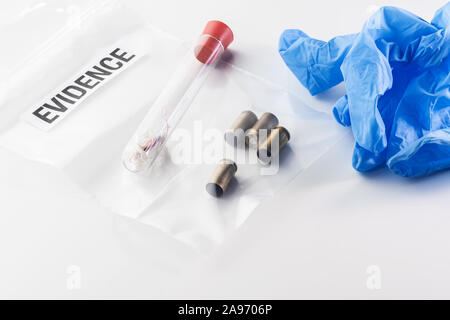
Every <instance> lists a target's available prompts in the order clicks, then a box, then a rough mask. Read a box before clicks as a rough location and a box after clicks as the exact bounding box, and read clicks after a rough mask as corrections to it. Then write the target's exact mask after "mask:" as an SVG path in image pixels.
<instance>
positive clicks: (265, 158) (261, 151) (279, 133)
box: [257, 126, 291, 164]
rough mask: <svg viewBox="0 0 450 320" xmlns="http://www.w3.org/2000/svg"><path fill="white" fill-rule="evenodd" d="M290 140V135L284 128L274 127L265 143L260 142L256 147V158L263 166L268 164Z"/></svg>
mask: <svg viewBox="0 0 450 320" xmlns="http://www.w3.org/2000/svg"><path fill="white" fill-rule="evenodd" d="M290 139H291V135H290V133H289V131H287V129H286V128H284V127H281V126H276V127H275V128H273V129H272V130H271V132H270V134H269V136H268V137H267V139H266V140H265V141H261V143H260V144H259V146H258V151H257V156H258V159H259V160H260V161H261V162H262V163H263V164H269V163H270V162H271V161H272V158H273V157H276V156H278V155H279V153H280V152H281V150H283V148H284V147H285V146H286V144H287V143H288V142H289V140H290Z"/></svg>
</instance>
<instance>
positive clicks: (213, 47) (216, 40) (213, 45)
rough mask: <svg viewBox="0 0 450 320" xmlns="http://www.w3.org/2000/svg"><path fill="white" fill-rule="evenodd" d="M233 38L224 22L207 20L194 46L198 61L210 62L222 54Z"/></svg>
mask: <svg viewBox="0 0 450 320" xmlns="http://www.w3.org/2000/svg"><path fill="white" fill-rule="evenodd" d="M233 39H234V37H233V31H231V29H230V28H229V27H228V26H227V25H226V24H225V23H223V22H221V21H217V20H212V21H209V22H208V23H207V24H206V27H205V29H204V30H203V33H202V36H201V37H200V40H199V42H198V44H197V46H196V49H195V55H196V57H197V59H198V60H199V61H200V62H202V63H205V64H211V63H213V62H214V61H216V60H217V59H218V58H219V57H220V56H221V55H222V53H223V52H224V51H225V50H226V49H227V48H228V46H229V45H230V44H231V42H233Z"/></svg>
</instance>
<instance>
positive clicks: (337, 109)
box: [333, 95, 352, 127]
mask: <svg viewBox="0 0 450 320" xmlns="http://www.w3.org/2000/svg"><path fill="white" fill-rule="evenodd" d="M333 115H334V118H335V119H336V121H337V122H338V123H339V124H340V125H342V126H344V127H350V126H351V125H352V124H351V121H350V112H349V109H348V98H347V95H344V96H343V97H342V98H340V99H339V100H338V101H337V102H336V104H335V105H334V107H333Z"/></svg>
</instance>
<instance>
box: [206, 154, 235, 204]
mask: <svg viewBox="0 0 450 320" xmlns="http://www.w3.org/2000/svg"><path fill="white" fill-rule="evenodd" d="M236 171H237V165H236V163H235V162H234V161H232V160H228V159H224V160H222V161H220V162H219V164H218V165H217V167H216V169H215V171H214V173H213V176H212V177H211V179H210V180H209V182H208V184H207V185H206V191H207V192H208V193H209V194H210V195H212V196H214V197H221V196H222V195H223V194H224V193H225V192H226V190H227V188H228V185H229V184H230V182H231V180H232V179H233V177H234V175H235V174H236Z"/></svg>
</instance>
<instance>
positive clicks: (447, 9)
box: [431, 2, 450, 29]
mask: <svg viewBox="0 0 450 320" xmlns="http://www.w3.org/2000/svg"><path fill="white" fill-rule="evenodd" d="M431 24H433V25H434V26H436V27H437V28H440V29H448V28H449V27H450V2H447V3H446V4H445V5H444V6H443V7H442V8H440V9H439V10H438V11H436V14H435V15H434V18H433V20H432V21H431Z"/></svg>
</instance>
